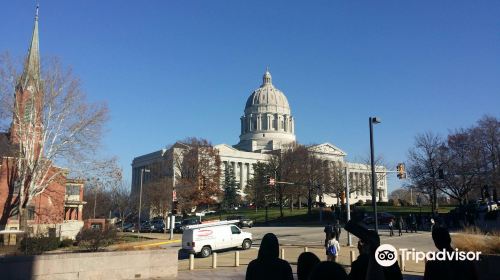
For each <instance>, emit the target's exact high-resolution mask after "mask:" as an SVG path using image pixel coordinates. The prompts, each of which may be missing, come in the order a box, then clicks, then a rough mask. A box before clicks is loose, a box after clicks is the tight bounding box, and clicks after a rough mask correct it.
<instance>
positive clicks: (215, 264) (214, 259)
mask: <svg viewBox="0 0 500 280" xmlns="http://www.w3.org/2000/svg"><path fill="white" fill-rule="evenodd" d="M212 268H217V253H215V252H214V253H212Z"/></svg>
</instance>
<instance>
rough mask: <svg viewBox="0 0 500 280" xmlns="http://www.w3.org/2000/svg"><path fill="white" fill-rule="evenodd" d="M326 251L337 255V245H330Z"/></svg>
mask: <svg viewBox="0 0 500 280" xmlns="http://www.w3.org/2000/svg"><path fill="white" fill-rule="evenodd" d="M326 252H327V253H328V255H331V256H337V247H335V245H330V246H329V247H328V249H326Z"/></svg>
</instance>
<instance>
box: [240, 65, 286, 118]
mask: <svg viewBox="0 0 500 280" xmlns="http://www.w3.org/2000/svg"><path fill="white" fill-rule="evenodd" d="M260 112H267V113H282V114H288V115H289V114H290V105H288V99H287V98H286V96H285V94H283V92H282V91H281V90H279V89H277V88H275V87H274V86H273V84H272V77H271V73H269V71H266V73H265V74H264V77H263V82H262V85H261V86H260V88H258V89H256V90H254V92H252V94H251V95H250V97H248V99H247V103H246V105H245V115H246V114H250V113H260Z"/></svg>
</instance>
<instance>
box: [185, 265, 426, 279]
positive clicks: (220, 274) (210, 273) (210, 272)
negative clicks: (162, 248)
mask: <svg viewBox="0 0 500 280" xmlns="http://www.w3.org/2000/svg"><path fill="white" fill-rule="evenodd" d="M246 269H247V266H246V265H245V266H240V267H233V268H229V267H224V268H216V269H199V270H193V271H189V270H188V271H179V274H178V276H177V279H178V280H199V279H208V280H216V279H223V280H226V279H227V280H229V279H231V280H241V279H245V273H246ZM292 270H293V272H294V278H295V279H297V274H296V271H297V268H296V266H295V265H292ZM346 271H349V269H346ZM403 279H405V280H421V279H423V276H422V275H417V274H409V273H405V274H403Z"/></svg>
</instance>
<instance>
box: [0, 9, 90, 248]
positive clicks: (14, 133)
mask: <svg viewBox="0 0 500 280" xmlns="http://www.w3.org/2000/svg"><path fill="white" fill-rule="evenodd" d="M14 102H15V106H16V109H15V110H14V111H15V113H14V115H16V114H18V115H20V116H17V117H16V116H14V117H13V120H12V123H11V127H10V129H9V131H7V132H1V133H0V164H1V165H0V211H1V212H0V231H1V230H17V229H19V228H20V225H19V211H18V209H19V203H20V201H19V197H20V196H19V193H20V188H19V186H17V183H16V178H17V177H16V176H18V170H17V169H16V168H17V165H16V162H17V161H18V159H19V158H21V157H20V154H19V146H20V142H19V141H20V139H22V137H29V138H30V139H32V141H33V142H34V143H35V144H34V149H33V150H34V151H35V152H34V153H33V154H34V157H37V158H38V157H43V155H41V154H40V150H41V149H40V145H41V143H42V138H41V134H42V133H41V132H42V120H41V118H42V117H41V116H42V114H41V113H33V112H32V110H34V111H37V112H42V110H43V109H42V108H43V103H42V102H43V83H42V79H41V73H40V51H39V36H38V8H37V12H36V15H35V22H34V27H33V34H32V38H31V43H30V47H29V51H28V54H27V56H26V60H25V63H24V68H23V72H22V75H21V76H20V78H19V80H18V81H17V85H16V87H15V96H14ZM30 114H31V115H33V114H34V115H36V116H35V117H31V118H30V117H29V116H30ZM26 119H29V120H30V121H29V122H28V121H26ZM20 122H27V123H20ZM29 125H31V126H32V129H30V130H28V131H32V132H31V133H29V134H28V133H26V132H24V133H20V132H19V131H18V130H19V129H21V127H23V126H24V127H26V126H29ZM48 170H49V171H48V174H55V173H56V171H57V173H61V174H62V175H59V176H57V177H56V178H55V179H54V180H52V181H51V182H50V183H49V185H48V186H47V187H46V188H45V189H44V190H43V191H42V192H41V193H40V194H38V195H36V196H35V197H34V198H33V199H32V200H31V201H30V202H28V205H27V207H26V209H27V224H28V230H29V231H30V232H31V233H33V234H37V233H47V231H48V230H49V229H51V231H52V232H54V233H55V234H56V235H57V236H60V237H61V238H64V237H66V238H74V237H75V236H76V234H77V233H78V231H79V230H80V229H81V227H82V226H83V221H82V213H83V205H84V204H85V202H84V201H83V187H84V183H83V181H79V180H70V179H68V178H67V177H66V175H65V174H67V170H64V169H61V168H60V167H56V166H54V165H50V167H49V169H48ZM4 241H6V239H5V237H4Z"/></svg>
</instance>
